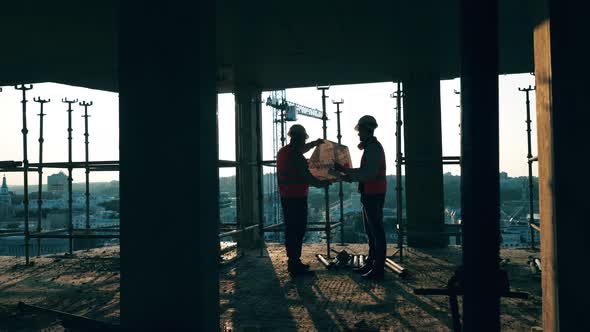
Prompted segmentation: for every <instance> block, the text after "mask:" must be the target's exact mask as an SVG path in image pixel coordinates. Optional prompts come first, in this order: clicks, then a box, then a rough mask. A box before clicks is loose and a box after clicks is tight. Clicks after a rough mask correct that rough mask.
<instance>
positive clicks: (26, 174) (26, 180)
mask: <svg viewBox="0 0 590 332" xmlns="http://www.w3.org/2000/svg"><path fill="white" fill-rule="evenodd" d="M14 88H15V89H16V90H21V91H22V100H21V104H22V113H23V129H22V130H21V133H22V134H23V179H24V188H23V196H24V197H23V206H24V211H25V215H24V218H25V220H24V222H25V262H26V264H29V255H30V253H29V246H30V244H29V236H30V233H29V160H28V153H27V133H28V132H29V130H28V129H27V91H28V90H31V89H33V85H31V84H29V85H28V86H27V85H25V84H20V85H15V86H14Z"/></svg>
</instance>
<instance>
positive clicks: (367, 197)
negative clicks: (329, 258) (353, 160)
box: [334, 115, 387, 279]
mask: <svg viewBox="0 0 590 332" xmlns="http://www.w3.org/2000/svg"><path fill="white" fill-rule="evenodd" d="M376 128H377V121H376V120H375V118H374V117H372V116H370V115H365V116H363V117H361V118H360V119H359V120H358V123H357V125H356V127H355V128H354V129H355V130H356V131H358V136H359V138H360V141H361V143H360V144H359V149H361V150H363V156H362V158H361V165H360V168H345V167H343V166H341V165H338V164H336V165H335V167H334V168H335V169H336V170H337V171H339V172H341V173H342V174H343V179H344V180H345V181H350V182H358V183H359V186H358V190H359V192H360V193H361V203H362V205H363V222H364V225H365V232H366V234H367V238H368V242H369V255H368V258H367V259H366V260H365V265H363V266H361V267H360V268H358V269H357V270H356V271H357V272H359V273H361V274H362V277H363V278H365V279H382V278H383V274H384V268H385V255H386V249H387V247H386V242H385V229H384V227H383V204H384V202H385V192H386V191H387V181H386V178H385V171H386V165H385V152H384V150H383V146H382V145H381V143H379V141H378V140H377V138H376V137H375V136H374V132H375V129H376Z"/></svg>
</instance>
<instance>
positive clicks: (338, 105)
mask: <svg viewBox="0 0 590 332" xmlns="http://www.w3.org/2000/svg"><path fill="white" fill-rule="evenodd" d="M332 103H333V104H335V105H336V124H337V130H338V135H337V136H336V137H337V138H338V144H342V133H341V128H340V113H342V111H340V105H341V104H343V103H344V99H342V98H340V100H333V101H332ZM338 184H339V187H338V196H339V198H340V245H344V189H343V184H342V180H340V181H339V183H338Z"/></svg>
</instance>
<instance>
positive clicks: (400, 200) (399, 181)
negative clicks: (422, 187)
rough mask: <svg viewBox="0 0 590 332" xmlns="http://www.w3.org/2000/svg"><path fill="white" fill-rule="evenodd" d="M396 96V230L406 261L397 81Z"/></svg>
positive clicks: (399, 91) (400, 128)
mask: <svg viewBox="0 0 590 332" xmlns="http://www.w3.org/2000/svg"><path fill="white" fill-rule="evenodd" d="M392 97H394V98H395V101H396V107H395V150H396V151H395V153H396V157H395V198H396V231H397V247H398V252H399V261H400V262H401V263H403V261H404V231H403V221H402V219H403V207H402V204H403V196H402V191H403V188H402V163H403V153H402V124H403V122H402V97H403V92H402V89H401V83H400V82H397V91H396V92H394V93H393V94H392Z"/></svg>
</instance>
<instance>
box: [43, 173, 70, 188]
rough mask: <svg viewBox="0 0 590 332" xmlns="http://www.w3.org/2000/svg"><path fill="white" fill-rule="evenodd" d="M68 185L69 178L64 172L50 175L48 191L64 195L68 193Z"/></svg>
mask: <svg viewBox="0 0 590 332" xmlns="http://www.w3.org/2000/svg"><path fill="white" fill-rule="evenodd" d="M67 185H68V176H67V175H65V174H64V173H63V172H59V173H57V174H53V175H49V176H48V177H47V189H48V191H50V192H54V193H63V192H65V191H66V188H67Z"/></svg>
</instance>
